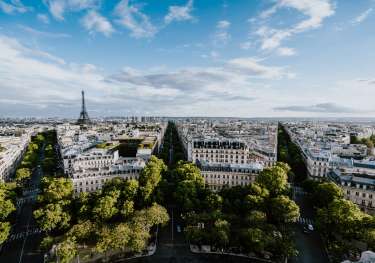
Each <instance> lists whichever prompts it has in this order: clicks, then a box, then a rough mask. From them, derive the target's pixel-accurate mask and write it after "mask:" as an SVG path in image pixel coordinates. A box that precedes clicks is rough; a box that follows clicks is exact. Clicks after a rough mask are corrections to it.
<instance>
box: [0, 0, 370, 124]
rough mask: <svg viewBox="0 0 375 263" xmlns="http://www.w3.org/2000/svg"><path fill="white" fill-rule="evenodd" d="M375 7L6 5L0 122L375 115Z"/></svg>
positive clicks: (28, 1) (207, 2)
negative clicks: (83, 107) (85, 114)
mask: <svg viewBox="0 0 375 263" xmlns="http://www.w3.org/2000/svg"><path fill="white" fill-rule="evenodd" d="M374 9H375V1H373V0H358V1H346V0H336V1H333V0H268V1H264V0H263V1H262V0H254V1H242V0H233V1H232V0H231V1H229V0H221V1H217V0H195V1H193V0H165V1H150V0H116V1H104V0H43V1H33V0H0V94H1V96H0V116H9V117H23V116H38V117H40V116H41V117H48V116H60V117H76V116H77V115H78V114H79V110H80V99H81V98H80V92H81V90H82V89H84V90H85V92H86V102H87V108H88V111H89V114H90V115H91V116H121V115H154V116H223V117H226V116H231V117H236V116H238V117H281V116H282V117H343V116H345V117H374V116H375V114H374V113H375V106H374V103H373V98H374V97H375V76H374V74H375V73H374V70H373V69H374V68H375V64H374V61H375V49H374V46H375V34H374V25H375V23H374V22H375V12H374V11H375V10H374Z"/></svg>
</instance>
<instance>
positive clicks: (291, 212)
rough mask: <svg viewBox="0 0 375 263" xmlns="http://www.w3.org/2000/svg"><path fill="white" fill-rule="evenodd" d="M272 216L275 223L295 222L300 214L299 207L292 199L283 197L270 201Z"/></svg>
mask: <svg viewBox="0 0 375 263" xmlns="http://www.w3.org/2000/svg"><path fill="white" fill-rule="evenodd" d="M270 206H271V209H270V214H271V218H272V220H273V221H274V222H279V223H290V222H295V221H296V220H297V219H298V218H299V216H300V214H299V206H298V205H297V204H296V203H295V202H294V201H293V200H290V198H288V197H286V196H284V195H281V196H278V197H275V198H272V199H271V200H270Z"/></svg>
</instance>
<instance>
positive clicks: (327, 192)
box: [313, 182, 344, 207]
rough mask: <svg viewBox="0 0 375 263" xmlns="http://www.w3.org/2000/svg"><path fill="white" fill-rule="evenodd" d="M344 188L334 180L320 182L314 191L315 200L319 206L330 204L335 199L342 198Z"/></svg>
mask: <svg viewBox="0 0 375 263" xmlns="http://www.w3.org/2000/svg"><path fill="white" fill-rule="evenodd" d="M343 197H344V194H343V192H342V189H341V188H340V187H339V186H337V185H336V184H335V183H333V182H326V183H321V184H318V185H317V186H316V188H315V191H314V193H313V200H314V202H315V205H316V206H317V207H323V206H328V205H329V204H330V203H331V202H332V201H333V200H335V199H342V198H343Z"/></svg>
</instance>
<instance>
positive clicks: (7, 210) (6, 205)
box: [0, 198, 16, 220]
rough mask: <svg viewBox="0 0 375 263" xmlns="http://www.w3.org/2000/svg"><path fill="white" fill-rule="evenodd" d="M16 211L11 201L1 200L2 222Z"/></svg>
mask: <svg viewBox="0 0 375 263" xmlns="http://www.w3.org/2000/svg"><path fill="white" fill-rule="evenodd" d="M15 210H16V207H15V206H14V204H13V202H12V201H11V200H10V199H6V200H4V199H1V198H0V220H5V219H6V218H7V217H8V216H9V215H10V214H11V213H12V212H13V211H15Z"/></svg>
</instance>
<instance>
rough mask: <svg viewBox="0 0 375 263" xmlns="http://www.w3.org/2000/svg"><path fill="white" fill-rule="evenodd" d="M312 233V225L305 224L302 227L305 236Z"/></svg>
mask: <svg viewBox="0 0 375 263" xmlns="http://www.w3.org/2000/svg"><path fill="white" fill-rule="evenodd" d="M312 231H314V227H313V225H312V224H307V225H305V226H304V227H303V232H304V233H306V234H308V233H311V232H312Z"/></svg>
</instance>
